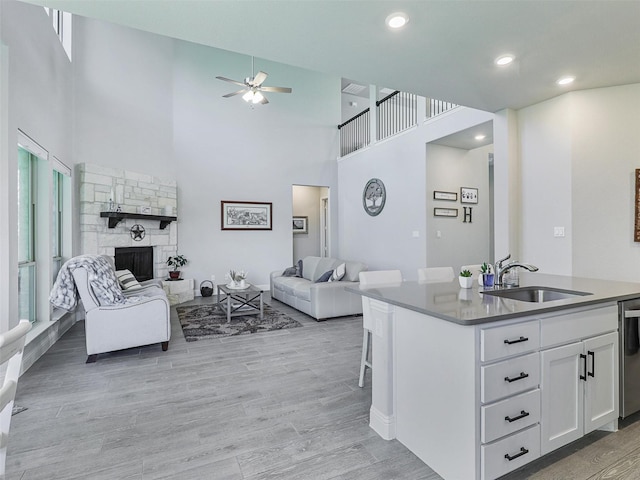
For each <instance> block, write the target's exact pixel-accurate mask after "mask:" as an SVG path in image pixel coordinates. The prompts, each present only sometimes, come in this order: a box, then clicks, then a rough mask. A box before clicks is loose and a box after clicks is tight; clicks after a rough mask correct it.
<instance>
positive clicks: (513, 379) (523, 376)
mask: <svg viewBox="0 0 640 480" xmlns="http://www.w3.org/2000/svg"><path fill="white" fill-rule="evenodd" d="M528 376H529V374H528V373H524V372H520V376H518V377H513V378H509V377H504V381H505V382H509V383H511V382H515V381H516V380H522V379H523V378H527V377H528Z"/></svg>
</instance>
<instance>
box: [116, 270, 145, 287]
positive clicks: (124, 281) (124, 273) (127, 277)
mask: <svg viewBox="0 0 640 480" xmlns="http://www.w3.org/2000/svg"><path fill="white" fill-rule="evenodd" d="M116 277H118V283H119V284H120V288H122V290H125V291H126V290H137V289H138V288H142V286H141V285H140V284H139V283H138V280H136V277H134V276H133V273H131V272H130V271H129V270H118V271H117V272H116Z"/></svg>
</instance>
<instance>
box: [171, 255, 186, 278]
mask: <svg viewBox="0 0 640 480" xmlns="http://www.w3.org/2000/svg"><path fill="white" fill-rule="evenodd" d="M187 262H188V260H187V259H186V257H185V256H184V255H176V256H173V257H169V258H168V259H167V265H169V266H170V267H173V270H170V271H169V278H170V279H171V280H178V279H179V278H180V270H178V268H180V267H182V266H184V265H186V263H187Z"/></svg>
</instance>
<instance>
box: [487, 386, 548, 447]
mask: <svg viewBox="0 0 640 480" xmlns="http://www.w3.org/2000/svg"><path fill="white" fill-rule="evenodd" d="M481 418H482V429H481V435H482V437H481V440H482V443H489V442H493V441H494V440H496V439H497V438H500V437H504V436H505V435H509V434H511V433H513V432H517V431H518V430H522V429H523V428H525V427H529V426H531V425H534V424H536V423H538V422H539V421H540V390H539V389H536V390H533V391H531V392H527V393H522V394H520V395H516V396H515V397H510V398H507V399H506V400H502V401H501V402H497V403H493V404H491V405H486V406H483V407H481Z"/></svg>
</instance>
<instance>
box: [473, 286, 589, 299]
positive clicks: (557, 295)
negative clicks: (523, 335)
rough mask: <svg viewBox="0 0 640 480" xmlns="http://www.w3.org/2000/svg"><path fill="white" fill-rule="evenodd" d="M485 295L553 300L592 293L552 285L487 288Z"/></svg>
mask: <svg viewBox="0 0 640 480" xmlns="http://www.w3.org/2000/svg"><path fill="white" fill-rule="evenodd" d="M482 293H484V294H485V295H493V296H496V297H502V298H509V299H511V300H519V301H521V302H533V303H542V302H551V301H553V300H566V299H567V298H574V297H581V296H584V295H592V294H591V293H587V292H578V291H577V290H562V289H560V288H551V287H522V288H510V289H505V290H485V291H484V292H482Z"/></svg>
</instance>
